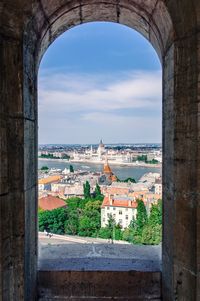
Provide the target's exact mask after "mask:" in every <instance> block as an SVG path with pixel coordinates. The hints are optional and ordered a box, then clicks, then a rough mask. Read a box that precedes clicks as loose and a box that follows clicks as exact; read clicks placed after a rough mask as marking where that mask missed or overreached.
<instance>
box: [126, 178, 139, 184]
mask: <svg viewBox="0 0 200 301" xmlns="http://www.w3.org/2000/svg"><path fill="white" fill-rule="evenodd" d="M123 182H126V183H127V182H131V183H136V181H135V179H133V178H127V179H125V180H124V181H123Z"/></svg>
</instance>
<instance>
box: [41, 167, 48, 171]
mask: <svg viewBox="0 0 200 301" xmlns="http://www.w3.org/2000/svg"><path fill="white" fill-rule="evenodd" d="M41 170H44V171H47V170H49V167H48V166H42V167H41Z"/></svg>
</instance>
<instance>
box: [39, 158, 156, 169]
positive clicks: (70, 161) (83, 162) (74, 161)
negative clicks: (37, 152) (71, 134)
mask: <svg viewBox="0 0 200 301" xmlns="http://www.w3.org/2000/svg"><path fill="white" fill-rule="evenodd" d="M38 160H41V161H52V162H63V163H69V164H73V163H79V164H85V163H87V164H95V165H96V164H98V165H99V164H101V165H103V164H104V161H91V160H67V159H49V158H38ZM109 165H115V166H128V167H152V168H161V167H162V164H161V163H159V164H150V163H135V162H132V163H127V162H113V161H109Z"/></svg>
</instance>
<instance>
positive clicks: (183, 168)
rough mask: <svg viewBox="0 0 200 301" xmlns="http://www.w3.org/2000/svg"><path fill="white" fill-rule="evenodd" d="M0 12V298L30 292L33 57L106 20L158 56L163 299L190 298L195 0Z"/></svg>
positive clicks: (193, 283) (98, 0)
mask: <svg viewBox="0 0 200 301" xmlns="http://www.w3.org/2000/svg"><path fill="white" fill-rule="evenodd" d="M0 16H1V18H0V29H1V31H0V38H1V39H0V43H1V46H2V48H1V51H0V63H1V68H0V75H1V76H0V78H1V81H0V84H1V86H0V93H1V96H2V97H1V104H2V106H1V116H2V118H1V129H2V133H3V135H2V137H3V140H2V141H4V143H2V147H1V153H2V157H1V158H3V159H2V160H1V163H2V165H1V173H2V177H1V187H2V189H1V194H0V196H1V218H0V226H1V231H0V241H1V245H0V251H1V252H0V254H1V261H0V276H1V278H0V282H1V285H0V296H2V298H3V299H4V300H34V298H35V292H36V279H37V226H36V219H37V213H36V212H37V172H36V171H37V69H38V65H39V61H40V59H41V57H42V55H43V53H44V51H45V49H46V48H47V47H48V46H49V45H50V44H51V43H52V42H53V41H54V39H55V38H56V37H57V36H58V35H60V34H61V33H62V32H64V31H66V30H67V29H69V28H71V27H73V26H76V25H78V24H82V23H83V22H91V21H111V22H118V23H121V24H124V25H127V26H129V27H132V28H134V29H136V30H137V31H139V32H140V33H141V34H143V35H144V36H145V37H146V38H147V39H148V40H149V41H150V42H151V44H152V45H153V47H154V48H155V49H156V51H157V53H158V55H159V57H160V59H161V61H162V65H163V148H164V164H163V184H164V195H163V198H164V230H163V238H164V241H163V274H162V279H163V280H162V283H163V285H162V287H163V300H166V301H168V300H169V301H171V300H188V301H190V300H191V301H193V300H198V298H199V297H200V288H199V287H200V286H198V281H200V280H199V274H198V268H197V262H198V261H199V257H198V256H199V253H200V250H199V248H200V247H199V244H198V242H199V241H200V238H199V229H198V227H199V224H200V220H199V215H198V214H197V213H198V211H197V210H198V202H199V187H200V183H199V178H200V177H199V170H200V168H199V164H200V160H199V93H200V92H199V91H200V90H199V85H200V84H199V83H198V76H199V70H200V69H199V65H200V55H199V48H200V42H199V41H200V39H199V29H198V28H199V27H198V26H199V20H200V4H199V1H198V0H193V1H192V0H191V1H188V0H172V1H164V0H109V1H103V0H91V1H89V0H73V1H67V0H57V1H54V0H41V1H36V0H33V1H30V0H29V1H18V2H16V3H13V1H4V0H3V1H2V4H1V5H0ZM11 83H13V84H11ZM191 150H192V151H191ZM7 212H9V216H7ZM16 212H17V214H16ZM5 216H6V218H5V219H4V217H5ZM186 245H187V248H186V247H185V246H186ZM2 275H4V277H3V276H2Z"/></svg>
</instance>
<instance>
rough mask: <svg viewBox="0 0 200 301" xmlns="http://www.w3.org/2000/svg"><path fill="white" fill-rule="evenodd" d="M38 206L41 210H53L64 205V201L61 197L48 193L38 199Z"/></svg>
mask: <svg viewBox="0 0 200 301" xmlns="http://www.w3.org/2000/svg"><path fill="white" fill-rule="evenodd" d="M38 206H39V208H41V209H43V210H53V209H56V208H60V207H66V203H65V201H63V200H62V199H59V198H56V197H54V196H52V195H48V196H46V197H42V198H40V199H39V204H38Z"/></svg>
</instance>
